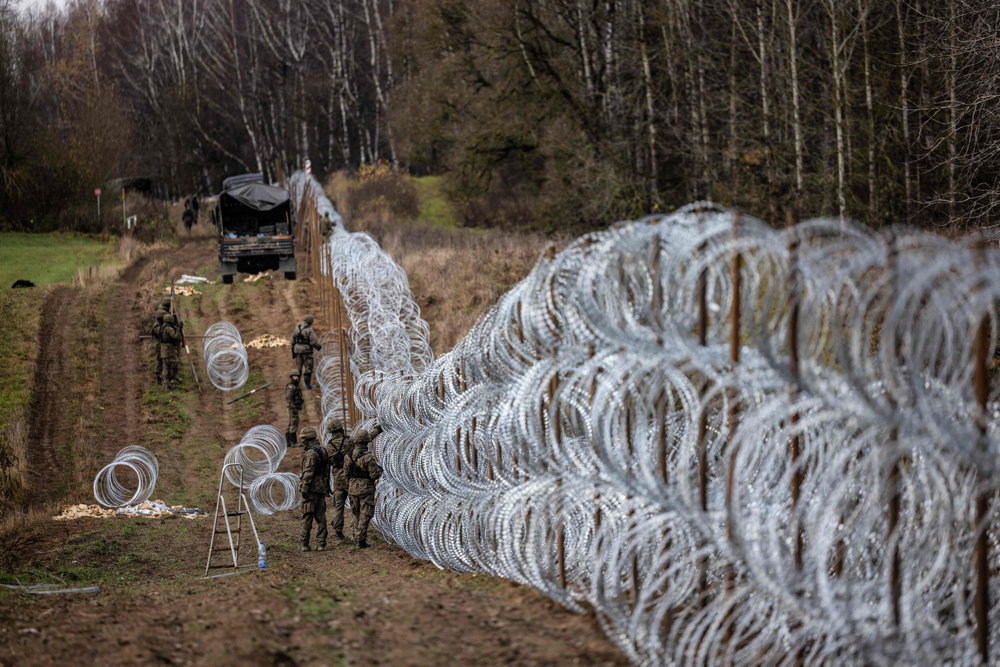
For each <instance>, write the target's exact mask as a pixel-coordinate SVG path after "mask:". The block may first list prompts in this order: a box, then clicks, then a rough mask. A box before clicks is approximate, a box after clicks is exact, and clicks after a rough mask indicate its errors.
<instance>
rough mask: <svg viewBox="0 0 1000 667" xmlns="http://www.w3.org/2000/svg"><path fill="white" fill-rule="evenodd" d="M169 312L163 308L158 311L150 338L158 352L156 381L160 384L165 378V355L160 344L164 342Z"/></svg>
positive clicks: (150, 331)
mask: <svg viewBox="0 0 1000 667" xmlns="http://www.w3.org/2000/svg"><path fill="white" fill-rule="evenodd" d="M166 314H167V311H165V310H163V309H162V308H159V309H157V311H156V322H154V323H153V326H152V327H151V328H150V330H149V335H150V338H152V339H153V349H154V350H156V376H155V377H156V381H157V383H159V381H160V378H161V377H162V376H163V354H162V353H161V352H160V343H162V342H163V335H162V334H163V318H164V317H165V316H166Z"/></svg>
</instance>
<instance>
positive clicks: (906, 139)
mask: <svg viewBox="0 0 1000 667" xmlns="http://www.w3.org/2000/svg"><path fill="white" fill-rule="evenodd" d="M896 27H897V36H898V38H899V113H900V115H901V116H902V126H903V192H904V197H905V199H906V202H905V205H906V223H907V224H910V223H911V222H912V221H913V175H912V173H911V170H912V166H911V160H912V158H911V156H912V150H913V149H912V148H911V145H912V141H911V139H910V96H909V85H910V73H909V70H908V69H907V58H906V16H905V15H904V14H903V0H896Z"/></svg>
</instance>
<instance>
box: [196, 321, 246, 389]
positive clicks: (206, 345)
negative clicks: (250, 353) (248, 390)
mask: <svg viewBox="0 0 1000 667" xmlns="http://www.w3.org/2000/svg"><path fill="white" fill-rule="evenodd" d="M202 345H203V351H204V354H205V368H206V371H207V374H208V379H209V380H210V381H211V383H212V384H213V385H214V386H215V388H216V389H219V390H221V391H233V390H234V389H239V388H240V387H242V386H243V385H244V384H246V381H247V379H248V378H249V377H250V362H249V360H248V358H247V351H246V348H245V347H244V346H243V338H242V337H241V336H240V332H239V330H238V329H237V328H236V326H235V325H233V324H231V323H229V322H216V323H215V324H213V325H212V326H210V327H208V329H206V330H205V338H204V341H203V343H202Z"/></svg>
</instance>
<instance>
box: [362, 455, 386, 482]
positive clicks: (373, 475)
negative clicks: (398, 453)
mask: <svg viewBox="0 0 1000 667" xmlns="http://www.w3.org/2000/svg"><path fill="white" fill-rule="evenodd" d="M366 456H367V457H368V459H369V460H371V462H372V465H374V466H375V472H373V473H369V472H367V471H366V472H365V477H367V478H368V479H370V480H371V481H373V482H374V481H375V480H377V479H378V478H379V477H381V476H382V472H383V470H382V466H380V465H379V464H378V461H376V460H375V457H374V456H372V453H371V452H365V453H364V454H362V455H361V458H362V460H363V461H364V462H363V465H364V466H365V468H367V467H368V460H365V457H366Z"/></svg>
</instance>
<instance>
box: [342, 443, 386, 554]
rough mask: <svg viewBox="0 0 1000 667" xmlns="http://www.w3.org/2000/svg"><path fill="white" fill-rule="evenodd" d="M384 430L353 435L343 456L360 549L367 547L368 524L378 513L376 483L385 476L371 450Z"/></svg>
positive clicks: (355, 532) (355, 535)
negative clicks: (348, 449) (372, 442)
mask: <svg viewBox="0 0 1000 667" xmlns="http://www.w3.org/2000/svg"><path fill="white" fill-rule="evenodd" d="M381 432H382V427H381V426H376V427H375V430H373V431H371V432H368V431H364V430H362V431H359V432H357V433H355V434H354V435H352V436H351V439H350V446H351V450H350V451H349V452H348V453H347V454H345V455H344V474H345V475H347V480H348V482H347V494H348V495H349V496H350V498H351V513H352V514H354V538H355V539H356V540H357V541H358V548H359V549H367V548H368V546H369V545H368V524H369V523H370V522H371V520H372V516H374V515H375V482H376V481H377V480H378V478H379V477H381V476H382V466H380V465H379V464H378V462H377V461H375V456H374V455H372V453H371V452H370V451H368V446H369V444H370V443H371V441H372V440H374V439H375V437H376V436H378V434H379V433H381Z"/></svg>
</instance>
